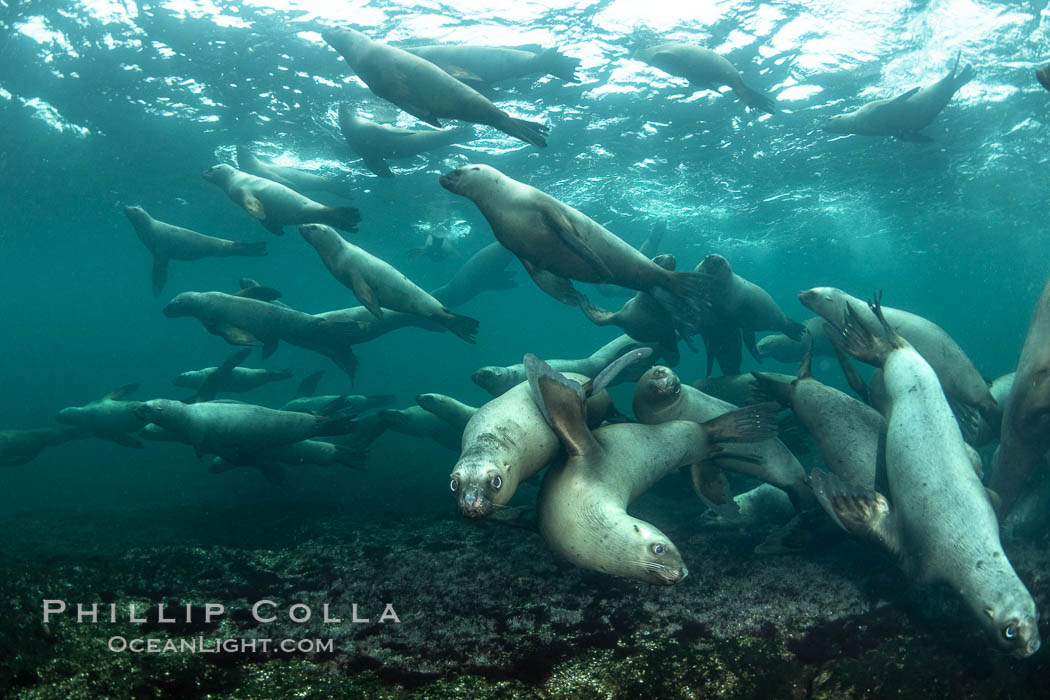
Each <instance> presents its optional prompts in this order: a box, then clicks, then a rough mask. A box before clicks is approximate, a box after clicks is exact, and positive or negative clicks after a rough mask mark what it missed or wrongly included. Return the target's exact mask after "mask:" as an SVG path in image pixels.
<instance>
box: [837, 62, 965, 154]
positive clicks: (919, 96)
mask: <svg viewBox="0 0 1050 700" xmlns="http://www.w3.org/2000/svg"><path fill="white" fill-rule="evenodd" d="M958 68H959V59H958V58H956V59H955V66H954V67H953V68H952V71H951V73H949V74H948V75H946V76H945V77H944V78H942V79H941V80H938V81H937V82H936V83H934V84H933V85H930V86H928V87H924V88H921V89H920V88H913V89H912V90H909V91H908V92H906V93H904V94H902V95H898V96H896V97H890V98H887V99H883V100H875V101H874V102H869V103H868V104H866V105H864V106H862V107H861V108H860V109H858V110H856V111H855V112H850V113H849V114H839V115H836V116H834V117H831V118H830V119H828V120H827V121H826V122H824V130H825V131H830V132H833V133H838V134H862V135H866V136H898V137H900V138H910V139H925V137H924V136H923V135H922V134H920V133H919V132H920V131H921V130H922V129H923V128H925V127H926V126H928V125H929V124H930V122H932V121H933V120H934V119H935V118H936V117H937V115H938V114H940V113H941V110H943V109H944V108H945V107H946V106H948V103H949V102H950V101H951V99H952V97H953V96H954V95H955V93H956V92H957V91H958V90H959V88H961V87H962V86H963V85H965V84H966V83H968V82H970V81H971V80H973V77H974V75H975V73H974V70H973V66H966V67H965V68H963V70H962V72H961V73H960V72H958Z"/></svg>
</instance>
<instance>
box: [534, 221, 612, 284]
mask: <svg viewBox="0 0 1050 700" xmlns="http://www.w3.org/2000/svg"><path fill="white" fill-rule="evenodd" d="M542 216H543V221H544V223H546V224H547V226H548V227H549V228H550V229H551V230H552V231H553V232H554V233H556V234H557V235H558V238H560V239H561V242H562V243H564V244H565V245H567V246H568V247H569V248H570V249H571V250H572V252H574V253H576V254H577V255H579V256H580V257H581V258H583V259H584V260H586V261H587V264H589V265H590V266H591V267H593V268H594V269H595V271H597V273H598V275H599V276H600V277H601V278H602V280H611V279H613V273H612V271H611V270H610V269H609V266H608V265H606V264H605V261H604V260H602V259H601V258H600V257H598V254H597V253H595V252H594V251H593V250H591V248H590V246H588V245H587V242H586V241H584V240H583V237H582V236H581V235H580V232H579V230H577V228H576V226H575V225H574V224H573V223H572V221H570V220H569V218H568V217H567V216H565V214H563V213H562V212H560V211H551V210H550V209H549V208H548V209H544V210H543V212H542Z"/></svg>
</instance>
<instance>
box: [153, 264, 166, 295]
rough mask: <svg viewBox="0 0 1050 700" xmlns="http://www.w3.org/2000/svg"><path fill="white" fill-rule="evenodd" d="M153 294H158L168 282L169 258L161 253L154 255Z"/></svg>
mask: <svg viewBox="0 0 1050 700" xmlns="http://www.w3.org/2000/svg"><path fill="white" fill-rule="evenodd" d="M152 276H153V296H158V295H159V294H160V293H161V291H163V290H164V285H165V284H167V283H168V259H167V258H165V257H162V256H160V255H154V256H153V271H152Z"/></svg>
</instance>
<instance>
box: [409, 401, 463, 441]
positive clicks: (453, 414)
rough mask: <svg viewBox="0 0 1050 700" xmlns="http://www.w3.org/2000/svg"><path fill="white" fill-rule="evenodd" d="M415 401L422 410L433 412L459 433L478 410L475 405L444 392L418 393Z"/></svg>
mask: <svg viewBox="0 0 1050 700" xmlns="http://www.w3.org/2000/svg"><path fill="white" fill-rule="evenodd" d="M416 403H417V404H419V407H420V408H422V409H423V410H425V411H428V412H430V413H433V414H434V415H435V416H437V417H438V418H440V419H441V420H443V421H445V422H446V423H448V424H449V425H451V426H452V427H454V428H457V429H458V430H459V431H460V433H461V434H462V432H463V429H464V428H466V427H467V423H468V422H469V421H470V419H471V418H473V417H474V414H475V413H477V412H478V409H477V407H476V406H468V405H467V404H465V403H463V402H462V401H458V400H457V399H454V398H452V397H451V396H445V395H444V394H419V395H418V396H416Z"/></svg>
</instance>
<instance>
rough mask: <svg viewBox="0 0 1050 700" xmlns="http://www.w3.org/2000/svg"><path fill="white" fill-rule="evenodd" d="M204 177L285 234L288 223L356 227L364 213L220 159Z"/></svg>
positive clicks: (269, 228) (278, 233) (274, 230)
mask: <svg viewBox="0 0 1050 700" xmlns="http://www.w3.org/2000/svg"><path fill="white" fill-rule="evenodd" d="M203 177H204V179H205V180H207V181H208V182H211V183H214V184H215V185H217V186H218V187H220V188H221V189H222V191H223V192H225V193H226V195H227V196H228V197H229V198H230V199H231V200H233V202H234V203H235V204H237V205H239V206H240V207H241V208H243V209H244V210H245V211H246V212H248V213H249V214H251V215H252V216H253V217H255V218H256V219H257V220H258V221H259V223H260V224H262V225H263V228H265V229H266V230H267V231H269V232H270V233H272V234H274V235H275V236H283V235H284V227H285V226H292V225H294V224H309V223H321V224H329V225H331V226H335V227H336V228H339V229H342V230H344V231H351V232H352V231H356V230H357V223H358V222H359V221H361V213H360V212H359V211H358V210H357V209H355V208H354V207H329V206H327V205H324V204H321V203H319V202H315V201H314V200H312V199H310V198H309V197H305V196H303V195H301V194H299V193H298V192H296V191H295V190H293V189H291V188H289V187H285V186H284V185H282V184H280V183H277V182H274V181H273V180H268V179H266V178H264V177H256V176H255V175H249V174H248V173H243V172H241V171H240V170H237V169H236V168H234V167H233V166H230V165H226V164H225V163H220V164H219V165H213V166H212V167H210V168H208V169H207V170H205V171H204V174H203Z"/></svg>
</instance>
